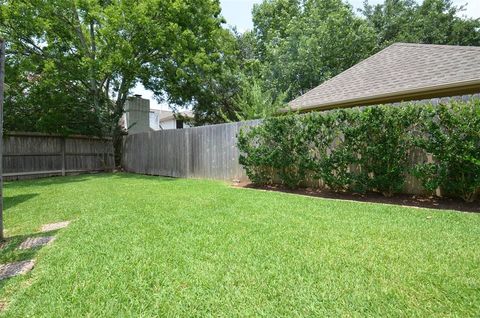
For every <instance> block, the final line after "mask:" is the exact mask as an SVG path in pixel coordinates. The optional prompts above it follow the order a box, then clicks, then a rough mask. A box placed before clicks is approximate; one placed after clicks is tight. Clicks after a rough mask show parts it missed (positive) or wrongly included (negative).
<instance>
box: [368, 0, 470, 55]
mask: <svg viewBox="0 0 480 318" xmlns="http://www.w3.org/2000/svg"><path fill="white" fill-rule="evenodd" d="M463 10H464V7H463V6H460V7H457V6H455V5H453V2H452V1H451V0H424V1H422V2H421V3H418V2H417V1H414V0H400V1H398V0H385V1H384V2H383V3H380V4H377V5H370V4H368V1H367V2H365V5H364V9H363V10H362V13H363V15H364V16H365V17H366V19H367V21H368V22H369V24H370V25H371V26H372V27H373V28H374V29H375V33H376V34H377V47H378V48H384V47H386V46H388V45H390V44H392V43H395V42H410V43H428V44H451V45H476V46H478V45H480V29H479V27H480V20H479V19H472V18H466V17H464V16H462V15H461V13H462V11H463Z"/></svg>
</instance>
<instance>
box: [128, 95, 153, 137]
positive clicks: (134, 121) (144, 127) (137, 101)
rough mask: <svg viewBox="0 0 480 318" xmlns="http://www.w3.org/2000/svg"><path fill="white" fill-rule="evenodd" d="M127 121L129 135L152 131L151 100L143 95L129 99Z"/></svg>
mask: <svg viewBox="0 0 480 318" xmlns="http://www.w3.org/2000/svg"><path fill="white" fill-rule="evenodd" d="M125 120H126V122H125V124H126V128H127V130H128V134H129V135H132V134H138V133H142V132H148V131H151V129H150V100H148V99H145V98H142V95H134V96H132V97H129V98H128V99H127V101H126V103H125Z"/></svg>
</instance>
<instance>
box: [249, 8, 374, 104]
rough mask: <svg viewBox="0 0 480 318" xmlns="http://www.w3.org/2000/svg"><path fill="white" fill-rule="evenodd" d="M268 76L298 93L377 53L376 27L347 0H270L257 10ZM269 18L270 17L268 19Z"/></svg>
mask: <svg viewBox="0 0 480 318" xmlns="http://www.w3.org/2000/svg"><path fill="white" fill-rule="evenodd" d="M253 15H254V22H255V35H256V37H257V39H258V42H259V43H261V45H259V47H260V49H259V55H258V56H259V59H260V60H261V61H262V62H263V70H262V76H263V79H264V81H265V83H266V85H267V87H268V88H269V89H274V90H275V91H276V92H277V94H281V93H283V92H286V91H288V92H289V93H288V99H292V98H295V97H296V96H299V95H301V94H303V93H305V92H306V91H307V90H309V89H311V88H313V87H315V86H317V85H318V84H320V83H321V82H323V81H325V80H327V79H329V78H330V77H332V76H335V75H337V74H338V73H340V72H342V71H343V70H345V69H346V68H348V67H350V66H352V65H354V64H355V63H357V62H358V61H360V60H361V59H363V58H365V57H367V56H368V55H370V54H371V52H372V50H373V48H374V44H375V39H374V31H373V28H372V27H370V26H369V25H368V24H367V23H366V22H365V21H364V20H363V19H362V18H360V17H358V16H356V15H355V14H354V13H353V10H352V8H351V6H349V5H347V4H345V3H343V2H342V1H341V0H305V1H288V0H266V1H264V2H263V3H261V4H259V5H257V6H256V7H255V9H254V10H253ZM265 21H266V22H265Z"/></svg>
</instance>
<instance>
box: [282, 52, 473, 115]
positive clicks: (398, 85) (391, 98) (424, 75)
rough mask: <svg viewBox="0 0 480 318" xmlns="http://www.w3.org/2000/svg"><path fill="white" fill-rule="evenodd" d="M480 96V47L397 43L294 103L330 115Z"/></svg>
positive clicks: (305, 108) (294, 106)
mask: <svg viewBox="0 0 480 318" xmlns="http://www.w3.org/2000/svg"><path fill="white" fill-rule="evenodd" d="M474 92H480V47H473V46H451V45H429V44H406V43H396V44H393V45H391V46H389V47H387V48H386V49H384V50H382V51H380V52H378V53H377V54H375V55H373V56H371V57H369V58H367V59H366V60H364V61H362V62H360V63H358V64H357V65H355V66H353V67H351V68H350V69H348V70H346V71H344V72H343V73H340V74H339V75H337V76H335V77H333V78H332V79H330V80H328V81H326V82H324V83H323V84H321V85H320V86H318V87H316V88H314V89H312V90H311V91H309V92H307V93H306V94H304V95H302V96H300V97H298V98H297V99H295V100H293V101H291V102H290V103H289V105H290V107H291V108H292V109H294V110H311V109H331V108H337V107H349V106H358V105H368V104H373V103H384V102H397V101H402V100H412V99H418V98H420V97H421V98H430V97H440V96H453V95H459V94H467V93H474Z"/></svg>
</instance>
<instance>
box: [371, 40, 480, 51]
mask: <svg viewBox="0 0 480 318" xmlns="http://www.w3.org/2000/svg"><path fill="white" fill-rule="evenodd" d="M392 46H417V47H437V48H445V49H462V50H469V49H472V50H480V46H473V45H455V44H430V43H408V42H395V43H393V44H391V45H390V46H387V47H386V48H389V47H392ZM379 52H381V51H379Z"/></svg>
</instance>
